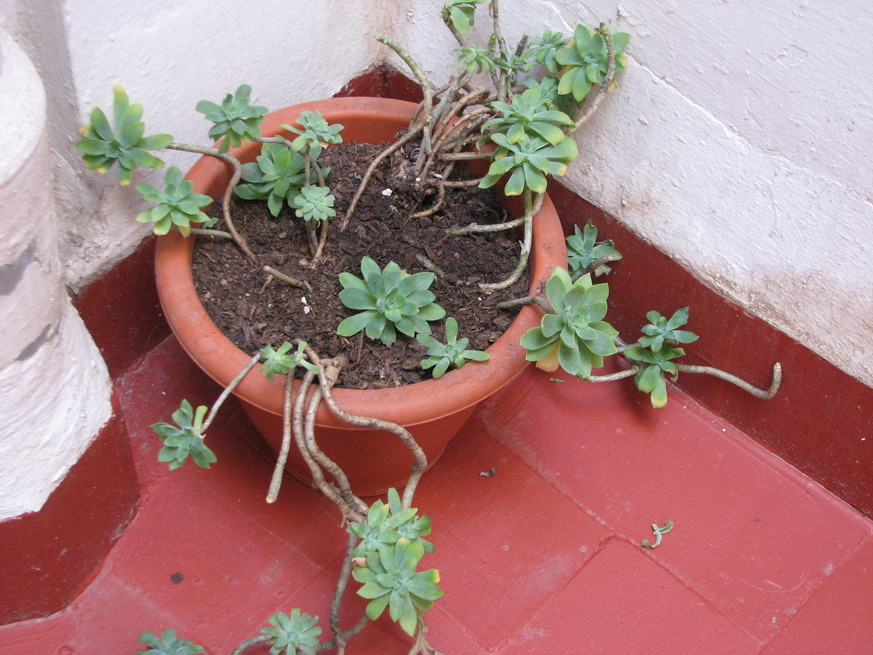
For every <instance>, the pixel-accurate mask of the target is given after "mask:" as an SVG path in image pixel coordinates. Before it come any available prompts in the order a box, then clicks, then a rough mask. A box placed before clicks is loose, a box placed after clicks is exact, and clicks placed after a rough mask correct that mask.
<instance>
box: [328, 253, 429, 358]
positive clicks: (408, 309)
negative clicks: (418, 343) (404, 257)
mask: <svg viewBox="0 0 873 655" xmlns="http://www.w3.org/2000/svg"><path fill="white" fill-rule="evenodd" d="M361 274H362V275H363V276H364V277H363V279H361V278H358V277H356V276H354V275H352V274H351V273H340V275H339V281H340V284H342V286H343V290H342V291H340V293H339V299H340V301H341V302H342V303H343V305H345V306H346V307H348V308H349V309H356V310H363V311H361V312H360V313H359V314H354V315H352V316H349V317H348V318H346V319H344V320H343V321H342V322H341V323H340V324H339V326H338V327H337V330H336V331H337V334H339V335H340V336H343V337H351V336H353V335H355V334H357V333H358V332H360V331H361V330H365V332H366V335H367V336H368V337H370V338H371V339H381V340H382V343H384V344H386V345H388V344H392V343H394V341H395V340H396V339H397V332H398V331H400V332H402V333H403V334H405V335H407V336H410V337H413V336H415V335H416V334H430V325H428V321H438V320H439V319H441V318H442V317H443V316H445V315H446V311H445V310H444V309H443V308H442V307H440V306H439V305H437V304H436V303H435V302H434V300H435V299H436V296H434V294H433V293H432V292H431V291H429V290H428V287H430V285H431V284H432V283H433V281H434V278H435V277H436V276H435V275H434V274H433V273H413V274H412V275H410V274H408V273H406V272H405V271H403V270H401V269H400V267H399V266H398V265H397V264H396V263H395V262H390V263H389V264H388V265H387V266H385V268H384V270H383V269H380V268H379V265H378V264H377V263H376V262H374V261H373V260H372V259H371V258H370V257H364V258H363V259H361Z"/></svg>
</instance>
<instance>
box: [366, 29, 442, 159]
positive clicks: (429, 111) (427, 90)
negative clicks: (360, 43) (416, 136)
mask: <svg viewBox="0 0 873 655" xmlns="http://www.w3.org/2000/svg"><path fill="white" fill-rule="evenodd" d="M373 37H374V38H375V39H376V40H377V41H380V42H382V43H384V44H385V45H387V46H388V47H389V48H391V49H392V50H393V51H394V52H396V53H397V55H398V56H399V57H400V58H401V59H402V60H403V61H404V62H405V63H406V65H407V66H409V70H411V71H412V74H413V75H415V78H416V79H417V80H418V84H419V86H421V91H422V93H423V94H424V99H423V100H422V101H421V107H422V111H423V113H424V117H423V119H422V121H421V122H422V128H423V130H424V133H423V134H422V136H421V149H422V151H423V152H424V154H425V155H429V154H430V152H431V129H432V122H433V87H432V86H431V85H430V82H429V81H428V79H427V75H426V74H425V72H424V71H423V70H421V68H420V67H419V65H418V63H416V61H415V60H414V59H413V58H412V56H411V55H410V54H409V53H408V52H407V51H406V50H405V49H404V48H403V46H401V45H400V44H399V43H397V42H395V41H392V40H391V39H389V38H388V37H387V36H383V35H382V34H374V35H373Z"/></svg>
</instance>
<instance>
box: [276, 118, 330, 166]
mask: <svg viewBox="0 0 873 655" xmlns="http://www.w3.org/2000/svg"><path fill="white" fill-rule="evenodd" d="M297 123H298V124H299V125H300V127H295V126H293V125H287V124H285V125H281V128H282V129H283V130H288V131H289V132H293V133H294V134H297V135H299V136H297V138H295V139H294V140H293V141H292V142H291V147H292V148H293V149H294V150H296V151H297V152H299V153H301V154H304V155H308V156H309V157H311V158H312V159H316V158H318V156H319V155H320V154H321V151H322V149H323V147H324V145H326V144H329V143H342V142H343V138H342V136H340V134H339V133H340V132H341V131H342V130H343V126H342V125H339V124H335V125H329V124H328V122H327V121H326V120H324V118H322V116H321V112H320V111H316V112H311V111H304V112H302V113H301V114H300V118H298V119H297Z"/></svg>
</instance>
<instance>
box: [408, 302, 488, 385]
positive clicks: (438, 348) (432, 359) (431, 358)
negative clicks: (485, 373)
mask: <svg viewBox="0 0 873 655" xmlns="http://www.w3.org/2000/svg"><path fill="white" fill-rule="evenodd" d="M415 338H416V339H418V341H419V343H421V345H423V346H424V347H425V348H427V357H425V358H424V359H422V360H421V368H423V369H424V370H427V369H429V368H432V369H433V376H434V377H435V378H438V377H441V376H442V375H443V373H445V372H446V371H447V370H448V369H449V366H453V365H454V366H456V367H457V368H461V367H462V366H463V365H464V364H465V363H467V360H473V361H476V362H484V361H486V360H488V359H490V358H491V355H489V354H488V353H486V352H485V351H484V350H467V344H468V343H469V342H470V340H469V339H467V338H463V339H458V322H457V321H456V320H455V319H454V317H452V316H449V317H448V318H447V319H446V342H445V343H440V342H439V341H437V340H436V339H435V338H434V337H432V336H430V335H427V334H419V335H417V336H416V337H415Z"/></svg>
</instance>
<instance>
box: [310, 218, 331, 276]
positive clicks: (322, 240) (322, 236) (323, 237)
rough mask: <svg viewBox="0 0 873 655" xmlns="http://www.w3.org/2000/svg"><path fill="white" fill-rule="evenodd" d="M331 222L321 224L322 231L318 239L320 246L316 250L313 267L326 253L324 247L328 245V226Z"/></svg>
mask: <svg viewBox="0 0 873 655" xmlns="http://www.w3.org/2000/svg"><path fill="white" fill-rule="evenodd" d="M328 223H329V221H328V220H327V219H325V220H323V221H322V222H321V230H319V237H318V246H316V248H315V256H313V258H312V263H311V266H313V267H314V266H315V265H316V264H317V263H318V260H319V259H320V258H321V253H323V252H324V247H325V245H327V226H328Z"/></svg>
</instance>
